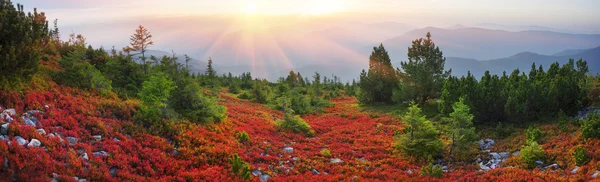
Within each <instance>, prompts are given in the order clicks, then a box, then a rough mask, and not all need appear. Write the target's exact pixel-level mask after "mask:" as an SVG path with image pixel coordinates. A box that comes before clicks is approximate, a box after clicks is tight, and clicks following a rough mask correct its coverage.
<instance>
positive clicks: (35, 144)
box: [27, 138, 42, 147]
mask: <svg viewBox="0 0 600 182" xmlns="http://www.w3.org/2000/svg"><path fill="white" fill-rule="evenodd" d="M27 146H28V147H40V146H42V142H40V141H39V140H38V139H35V138H34V139H31V141H30V142H29V144H27Z"/></svg>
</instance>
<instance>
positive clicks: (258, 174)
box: [252, 169, 262, 176]
mask: <svg viewBox="0 0 600 182" xmlns="http://www.w3.org/2000/svg"><path fill="white" fill-rule="evenodd" d="M252 175H254V176H260V175H262V171H260V170H258V169H257V170H254V171H252Z"/></svg>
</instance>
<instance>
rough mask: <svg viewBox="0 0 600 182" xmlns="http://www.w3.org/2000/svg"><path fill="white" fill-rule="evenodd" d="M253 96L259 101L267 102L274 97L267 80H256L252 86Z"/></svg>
mask: <svg viewBox="0 0 600 182" xmlns="http://www.w3.org/2000/svg"><path fill="white" fill-rule="evenodd" d="M251 93H252V98H253V99H254V101H256V102H259V103H267V101H268V100H269V99H271V97H272V95H273V94H272V91H271V87H270V86H269V82H267V81H266V80H262V81H261V80H256V81H254V85H253V86H252V92H251Z"/></svg>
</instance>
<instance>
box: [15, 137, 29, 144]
mask: <svg viewBox="0 0 600 182" xmlns="http://www.w3.org/2000/svg"><path fill="white" fill-rule="evenodd" d="M15 139H16V140H17V143H19V145H26V144H27V140H25V139H24V138H23V137H21V136H16V137H15Z"/></svg>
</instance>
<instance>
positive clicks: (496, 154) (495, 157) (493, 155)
mask: <svg viewBox="0 0 600 182" xmlns="http://www.w3.org/2000/svg"><path fill="white" fill-rule="evenodd" d="M490 155H491V156H492V157H494V159H501V158H502V157H500V154H498V153H496V152H492V153H490Z"/></svg>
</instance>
